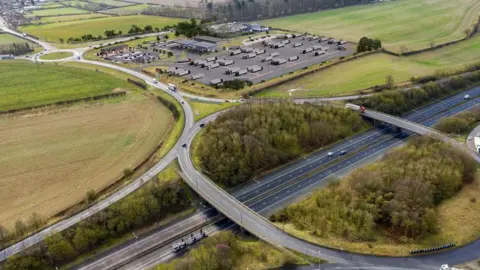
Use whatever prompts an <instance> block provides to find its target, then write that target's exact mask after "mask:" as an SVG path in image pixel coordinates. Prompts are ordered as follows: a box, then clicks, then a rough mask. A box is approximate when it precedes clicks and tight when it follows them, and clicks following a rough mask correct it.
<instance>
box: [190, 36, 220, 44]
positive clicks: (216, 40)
mask: <svg viewBox="0 0 480 270" xmlns="http://www.w3.org/2000/svg"><path fill="white" fill-rule="evenodd" d="M193 39H194V40H195V41H199V42H201V41H204V42H209V43H220V42H222V41H223V39H220V38H216V37H209V36H197V37H194V38H193Z"/></svg>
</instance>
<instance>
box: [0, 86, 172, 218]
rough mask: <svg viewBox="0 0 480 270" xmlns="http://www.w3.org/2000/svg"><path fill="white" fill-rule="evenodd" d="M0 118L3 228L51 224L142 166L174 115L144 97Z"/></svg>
mask: <svg viewBox="0 0 480 270" xmlns="http://www.w3.org/2000/svg"><path fill="white" fill-rule="evenodd" d="M132 95H133V96H130V94H129V95H128V96H129V97H128V98H127V99H123V98H122V99H114V100H105V101H100V102H98V103H94V104H88V105H86V104H77V105H75V106H70V107H66V108H65V107H64V108H57V109H50V110H43V111H36V112H33V111H32V112H28V113H25V112H24V113H22V114H16V115H10V116H0V149H2V155H0V224H1V225H4V226H7V227H12V226H13V224H14V223H15V221H16V220H17V219H27V218H28V217H29V216H30V215H31V214H32V213H35V212H36V213H38V214H40V215H41V216H43V217H50V216H52V215H53V214H56V213H58V212H59V211H61V210H64V209H66V208H67V207H69V206H71V205H73V204H75V203H77V202H79V201H80V200H82V199H84V198H85V194H86V191H87V190H89V189H95V190H99V189H101V188H103V187H106V186H108V185H109V184H111V183H112V182H114V181H115V180H117V179H119V178H120V177H121V176H122V175H123V170H124V169H127V168H129V169H133V168H134V167H135V166H136V165H138V164H139V163H141V162H142V161H143V160H144V159H145V158H147V157H148V155H149V154H150V153H151V151H152V150H153V149H155V147H156V146H157V145H159V143H160V142H161V141H162V140H163V138H164V136H166V135H167V134H166V133H167V132H166V131H167V130H168V126H169V124H170V122H171V114H170V112H169V111H168V109H167V108H166V107H164V106H163V105H161V104H160V103H159V102H157V101H156V100H153V99H149V98H147V97H144V96H141V95H134V94H132Z"/></svg>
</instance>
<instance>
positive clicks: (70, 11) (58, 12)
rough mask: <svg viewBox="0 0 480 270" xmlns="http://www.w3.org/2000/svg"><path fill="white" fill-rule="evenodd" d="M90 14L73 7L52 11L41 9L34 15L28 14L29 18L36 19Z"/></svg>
mask: <svg viewBox="0 0 480 270" xmlns="http://www.w3.org/2000/svg"><path fill="white" fill-rule="evenodd" d="M83 13H88V11H86V10H83V9H78V8H72V7H65V8H52V9H39V10H35V11H33V12H32V13H28V14H27V15H26V16H27V17H34V16H39V17H43V16H58V15H66V14H83Z"/></svg>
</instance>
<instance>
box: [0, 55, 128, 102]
mask: <svg viewBox="0 0 480 270" xmlns="http://www.w3.org/2000/svg"><path fill="white" fill-rule="evenodd" d="M33 79H34V80H35V84H31V83H30V82H31V81H32V80H33ZM0 80H2V81H3V82H4V83H3V85H2V87H1V88H0V111H4V110H9V109H19V108H25V107H31V106H37V105H43V104H51V103H54V102H57V101H63V100H72V99H78V98H84V97H89V96H94V95H100V94H108V93H111V92H112V91H113V90H114V89H116V88H122V89H132V88H133V87H132V86H131V85H130V84H128V83H127V82H125V81H122V80H119V79H117V78H114V77H111V76H108V75H105V74H104V73H102V72H93V71H89V70H84V69H76V68H70V67H58V66H55V65H49V64H34V63H18V62H14V61H2V62H0Z"/></svg>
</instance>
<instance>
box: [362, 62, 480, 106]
mask: <svg viewBox="0 0 480 270" xmlns="http://www.w3.org/2000/svg"><path fill="white" fill-rule="evenodd" d="M478 83H480V71H473V72H470V73H467V74H463V75H459V76H453V77H450V78H445V79H442V80H439V81H437V82H433V81H430V82H428V83H426V84H424V85H423V86H421V87H414V88H410V89H408V90H403V91H388V90H387V91H383V92H381V93H376V94H374V95H372V96H369V97H367V98H364V99H360V100H356V101H353V102H354V103H356V104H359V105H364V106H365V107H367V108H371V109H374V110H377V111H381V112H384V113H389V114H393V115H399V114H401V113H404V112H407V111H410V110H412V109H414V108H416V107H419V106H422V105H424V104H427V103H429V102H431V100H432V99H438V98H441V97H445V96H448V95H451V94H454V93H457V92H459V91H461V90H464V89H465V88H468V87H471V86H473V85H477V84H478Z"/></svg>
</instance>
